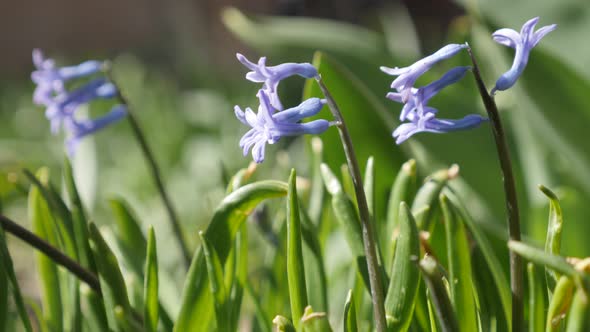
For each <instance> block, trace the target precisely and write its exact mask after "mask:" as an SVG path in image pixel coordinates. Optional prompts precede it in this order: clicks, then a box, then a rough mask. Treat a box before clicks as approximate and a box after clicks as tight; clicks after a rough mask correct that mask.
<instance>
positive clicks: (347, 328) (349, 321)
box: [344, 290, 358, 332]
mask: <svg viewBox="0 0 590 332" xmlns="http://www.w3.org/2000/svg"><path fill="white" fill-rule="evenodd" d="M357 331H358V327H357V324H356V308H355V305H354V296H353V293H352V290H349V291H348V295H347V296H346V303H345V304H344V332H357Z"/></svg>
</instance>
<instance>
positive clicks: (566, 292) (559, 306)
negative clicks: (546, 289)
mask: <svg viewBox="0 0 590 332" xmlns="http://www.w3.org/2000/svg"><path fill="white" fill-rule="evenodd" d="M574 288H575V284H574V281H573V280H572V279H571V278H569V277H567V276H561V277H560V278H559V280H558V281H557V284H556V285H555V289H554V292H553V296H552V297H551V301H550V302H549V309H548V310H547V321H546V323H545V331H547V332H557V331H562V330H563V329H562V323H564V322H565V321H564V318H565V314H566V313H567V311H568V310H569V308H570V306H571V303H572V298H573V295H574Z"/></svg>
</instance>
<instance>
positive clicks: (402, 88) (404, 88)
mask: <svg viewBox="0 0 590 332" xmlns="http://www.w3.org/2000/svg"><path fill="white" fill-rule="evenodd" d="M464 48H467V45H465V44H449V45H447V46H445V47H443V48H441V49H440V50H438V51H436V52H435V53H433V54H431V55H429V56H427V57H425V58H423V59H421V60H419V61H417V62H415V63H414V64H412V65H410V66H408V67H403V68H398V67H395V68H388V67H383V66H382V67H381V71H382V72H384V73H386V74H388V75H392V76H397V78H396V79H395V80H394V81H393V82H392V83H391V88H392V89H396V90H397V91H398V92H399V93H401V100H402V102H404V103H405V102H407V101H408V99H409V98H410V95H411V93H412V87H413V86H414V83H415V82H416V80H417V79H418V77H420V76H421V75H422V74H424V73H425V72H427V71H428V70H429V69H430V68H431V67H432V66H434V65H435V64H436V63H437V62H439V61H441V60H444V59H448V58H450V57H452V56H453V55H455V54H457V53H459V51H461V50H462V49H464Z"/></svg>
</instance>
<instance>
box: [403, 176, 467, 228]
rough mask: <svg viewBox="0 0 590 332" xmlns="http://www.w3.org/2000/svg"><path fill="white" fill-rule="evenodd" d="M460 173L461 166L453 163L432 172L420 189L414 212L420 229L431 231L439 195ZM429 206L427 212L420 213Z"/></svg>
mask: <svg viewBox="0 0 590 332" xmlns="http://www.w3.org/2000/svg"><path fill="white" fill-rule="evenodd" d="M458 174H459V166H457V165H453V166H451V167H450V168H449V169H443V170H440V171H437V172H435V173H433V174H431V175H430V176H429V177H428V179H427V180H426V183H424V184H423V185H422V187H420V189H418V192H417V193H416V197H414V202H413V203H412V213H413V214H414V215H416V224H417V225H418V228H419V229H420V230H426V231H430V228H431V221H432V219H433V218H432V217H433V216H434V215H435V213H436V210H437V206H438V196H439V195H440V192H441V191H442V189H443V188H444V187H445V185H446V184H447V182H448V181H449V180H451V179H453V178H455V177H457V175H458ZM427 207H428V208H429V209H428V210H427V211H426V213H419V212H420V211H422V210H424V208H427Z"/></svg>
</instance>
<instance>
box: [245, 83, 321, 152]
mask: <svg viewBox="0 0 590 332" xmlns="http://www.w3.org/2000/svg"><path fill="white" fill-rule="evenodd" d="M257 96H258V99H259V101H260V106H259V107H258V113H257V114H256V113H254V112H253V111H252V109H250V108H246V110H245V111H242V109H241V108H240V107H239V106H235V107H234V112H235V114H236V117H237V118H238V120H240V122H242V123H243V124H245V125H247V126H250V127H252V129H250V130H249V131H248V132H247V133H246V134H245V135H244V136H243V137H242V139H241V140H240V147H241V148H242V151H243V153H244V156H246V155H247V154H248V152H249V151H250V149H252V157H253V159H254V161H255V162H257V163H261V162H263V161H264V149H265V146H266V143H268V144H274V143H276V142H277V141H278V140H279V139H280V138H281V137H283V136H299V135H303V134H320V133H322V132H324V131H325V130H326V129H328V127H329V126H330V123H329V122H328V121H326V120H323V119H320V120H313V121H310V122H306V123H298V122H299V121H301V120H303V119H304V118H307V117H310V116H313V115H316V114H317V113H318V112H319V111H320V110H321V108H322V107H323V105H324V104H325V101H324V100H322V99H319V98H310V99H308V100H306V101H304V102H302V103H301V104H300V105H299V106H296V107H293V108H289V109H287V110H284V111H281V112H275V109H274V108H273V106H272V104H271V102H270V97H269V95H268V92H267V91H266V90H265V89H261V90H259V91H258V94H257Z"/></svg>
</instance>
